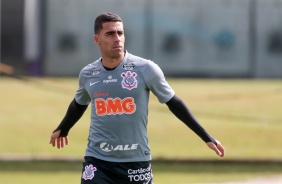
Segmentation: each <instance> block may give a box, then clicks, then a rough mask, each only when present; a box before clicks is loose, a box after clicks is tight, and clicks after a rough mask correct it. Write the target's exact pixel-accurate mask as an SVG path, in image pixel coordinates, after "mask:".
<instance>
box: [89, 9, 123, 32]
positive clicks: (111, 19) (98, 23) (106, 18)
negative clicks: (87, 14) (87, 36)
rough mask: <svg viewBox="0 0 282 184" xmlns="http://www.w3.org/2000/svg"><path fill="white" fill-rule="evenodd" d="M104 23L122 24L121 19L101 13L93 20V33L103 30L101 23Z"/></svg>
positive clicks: (115, 15)
mask: <svg viewBox="0 0 282 184" xmlns="http://www.w3.org/2000/svg"><path fill="white" fill-rule="evenodd" d="M105 22H122V20H121V18H120V17H119V16H118V15H117V14H114V13H111V12H103V13H101V14H100V15H98V17H97V18H96V20H95V23H94V33H95V34H97V33H99V31H101V30H102V29H103V23H105Z"/></svg>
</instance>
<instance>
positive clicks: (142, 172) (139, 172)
mask: <svg viewBox="0 0 282 184" xmlns="http://www.w3.org/2000/svg"><path fill="white" fill-rule="evenodd" d="M127 173H128V178H129V181H130V182H138V181H139V182H140V181H141V182H143V183H144V184H147V183H149V182H150V181H151V180H152V178H153V174H152V169H151V165H149V167H147V168H139V169H128V171H127Z"/></svg>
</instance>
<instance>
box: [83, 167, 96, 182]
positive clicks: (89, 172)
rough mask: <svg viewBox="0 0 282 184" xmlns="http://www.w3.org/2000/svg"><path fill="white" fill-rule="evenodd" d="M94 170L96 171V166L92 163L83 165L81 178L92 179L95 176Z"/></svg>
mask: <svg viewBox="0 0 282 184" xmlns="http://www.w3.org/2000/svg"><path fill="white" fill-rule="evenodd" d="M95 171H97V168H96V167H93V165H92V164H90V165H87V166H85V169H84V172H83V174H82V178H83V179H84V180H92V178H94V176H95V173H94V172H95Z"/></svg>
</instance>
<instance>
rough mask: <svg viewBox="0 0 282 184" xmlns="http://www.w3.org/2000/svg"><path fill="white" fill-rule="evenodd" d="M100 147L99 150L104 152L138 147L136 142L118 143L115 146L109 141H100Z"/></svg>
mask: <svg viewBox="0 0 282 184" xmlns="http://www.w3.org/2000/svg"><path fill="white" fill-rule="evenodd" d="M100 148H101V150H103V151H105V152H112V151H130V150H136V149H137V148H138V144H137V143H136V144H125V145H122V144H119V145H116V146H113V145H111V144H109V143H106V142H104V143H101V144H100Z"/></svg>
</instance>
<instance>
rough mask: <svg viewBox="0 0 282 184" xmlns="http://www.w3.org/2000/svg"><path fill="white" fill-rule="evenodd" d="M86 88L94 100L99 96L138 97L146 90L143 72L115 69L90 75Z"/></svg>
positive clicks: (86, 81) (105, 97)
mask: <svg viewBox="0 0 282 184" xmlns="http://www.w3.org/2000/svg"><path fill="white" fill-rule="evenodd" d="M85 88H86V90H87V92H88V94H89V96H90V97H91V99H92V100H94V99H97V98H104V99H107V98H116V97H119V98H122V99H123V98H126V97H133V98H138V96H140V95H141V96H142V93H144V91H146V84H145V81H144V79H143V77H142V74H141V73H140V72H139V71H137V70H135V71H126V70H113V71H102V72H100V73H99V74H96V75H89V76H88V77H87V78H86V80H85Z"/></svg>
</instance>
